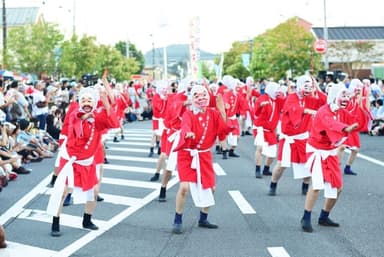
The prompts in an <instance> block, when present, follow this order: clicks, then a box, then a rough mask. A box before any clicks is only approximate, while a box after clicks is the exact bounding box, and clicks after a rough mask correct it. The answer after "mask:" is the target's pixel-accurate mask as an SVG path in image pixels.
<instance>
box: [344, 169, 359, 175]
mask: <svg viewBox="0 0 384 257" xmlns="http://www.w3.org/2000/svg"><path fill="white" fill-rule="evenodd" d="M344 174H345V175H353V176H356V175H357V173H356V172H354V171H353V170H348V171H347V170H344Z"/></svg>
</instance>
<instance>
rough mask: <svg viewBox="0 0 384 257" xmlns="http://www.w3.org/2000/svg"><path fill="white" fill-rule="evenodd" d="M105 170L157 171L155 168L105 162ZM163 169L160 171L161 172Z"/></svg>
mask: <svg viewBox="0 0 384 257" xmlns="http://www.w3.org/2000/svg"><path fill="white" fill-rule="evenodd" d="M104 170H122V171H129V172H140V173H155V171H156V169H155V168H143V167H137V166H125V165H116V164H104ZM161 173H162V171H160V174H161Z"/></svg>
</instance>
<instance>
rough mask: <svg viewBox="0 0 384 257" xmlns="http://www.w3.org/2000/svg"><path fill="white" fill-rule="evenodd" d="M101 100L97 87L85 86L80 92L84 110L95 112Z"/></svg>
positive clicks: (81, 107)
mask: <svg viewBox="0 0 384 257" xmlns="http://www.w3.org/2000/svg"><path fill="white" fill-rule="evenodd" d="M98 100H99V97H98V92H97V90H96V89H95V88H92V87H87V88H83V89H81V90H80V92H79V106H80V111H82V112H86V113H89V112H93V111H94V110H95V109H96V105H97V102H98Z"/></svg>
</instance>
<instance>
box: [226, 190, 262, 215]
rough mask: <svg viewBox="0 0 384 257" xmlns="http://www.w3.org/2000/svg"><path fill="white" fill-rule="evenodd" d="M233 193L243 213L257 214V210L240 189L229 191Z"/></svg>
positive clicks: (234, 199)
mask: <svg viewBox="0 0 384 257" xmlns="http://www.w3.org/2000/svg"><path fill="white" fill-rule="evenodd" d="M228 193H229V194H230V195H231V197H232V199H233V201H235V203H236V205H237V207H239V209H240V211H241V212H242V213H243V214H255V213H256V211H255V210H254V209H253V208H252V206H251V205H250V204H249V203H248V201H247V200H245V198H244V196H243V195H242V194H241V193H240V191H238V190H232V191H228Z"/></svg>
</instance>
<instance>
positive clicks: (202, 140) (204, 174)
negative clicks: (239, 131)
mask: <svg viewBox="0 0 384 257" xmlns="http://www.w3.org/2000/svg"><path fill="white" fill-rule="evenodd" d="M230 130H231V129H230V128H229V127H228V126H227V125H226V124H225V122H224V120H223V119H222V117H221V116H220V114H219V112H218V111H217V110H216V109H213V108H207V109H206V111H205V112H198V113H196V114H194V113H193V111H191V110H187V111H185V113H184V114H183V118H182V123H181V135H180V143H179V145H178V147H177V148H176V150H175V151H178V155H177V164H178V172H179V178H180V181H182V182H194V183H197V178H196V169H194V168H192V167H191V162H192V159H193V157H192V156H191V151H192V150H196V151H198V153H197V154H198V158H199V161H200V170H201V183H202V185H203V188H204V189H207V188H212V187H214V186H215V172H214V170H213V165H212V163H213V158H212V153H211V147H212V146H213V145H214V144H215V142H216V137H217V136H218V137H219V140H224V139H225V137H226V135H227V134H228V133H229V132H230ZM188 132H194V133H195V138H193V139H192V138H187V139H186V138H185V135H186V133H188Z"/></svg>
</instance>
